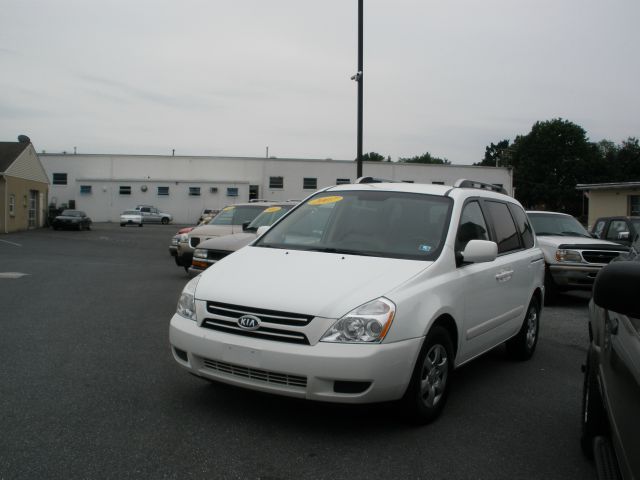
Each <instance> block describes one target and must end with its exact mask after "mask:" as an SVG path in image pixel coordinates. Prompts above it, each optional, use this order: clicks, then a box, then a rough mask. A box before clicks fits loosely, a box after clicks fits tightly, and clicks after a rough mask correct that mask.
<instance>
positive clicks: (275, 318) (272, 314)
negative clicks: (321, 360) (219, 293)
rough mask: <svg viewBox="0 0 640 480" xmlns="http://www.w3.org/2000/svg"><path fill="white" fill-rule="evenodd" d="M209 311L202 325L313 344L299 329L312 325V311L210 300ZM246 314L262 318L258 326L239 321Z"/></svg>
mask: <svg viewBox="0 0 640 480" xmlns="http://www.w3.org/2000/svg"><path fill="white" fill-rule="evenodd" d="M207 313H209V315H210V317H208V318H205V319H204V320H203V322H202V324H201V326H202V327H203V328H208V329H210V330H216V331H218V332H224V333H230V334H233V335H241V336H243V337H251V338H260V339H262V340H271V341H275V342H286V343H297V344H300V345H310V343H309V339H308V338H307V336H306V335H305V334H304V332H302V331H300V329H301V328H302V327H305V326H307V325H309V323H310V322H311V320H313V315H306V314H301V313H291V312H282V311H279V310H267V309H263V308H255V307H245V306H241V305H232V304H229V303H221V302H207ZM245 315H252V316H255V317H257V318H258V319H259V320H260V324H259V326H258V328H257V329H255V330H248V329H246V328H242V327H240V325H238V319H239V318H240V317H243V316H245Z"/></svg>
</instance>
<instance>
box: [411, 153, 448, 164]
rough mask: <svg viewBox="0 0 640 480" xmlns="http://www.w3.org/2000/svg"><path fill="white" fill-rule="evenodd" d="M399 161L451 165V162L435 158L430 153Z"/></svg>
mask: <svg viewBox="0 0 640 480" xmlns="http://www.w3.org/2000/svg"><path fill="white" fill-rule="evenodd" d="M398 161H399V162H401V163H433V164H439V165H451V162H450V161H449V160H447V159H446V158H438V157H434V156H433V155H431V154H430V153H429V152H425V153H423V154H422V155H419V156H415V157H411V158H400V159H399V160H398Z"/></svg>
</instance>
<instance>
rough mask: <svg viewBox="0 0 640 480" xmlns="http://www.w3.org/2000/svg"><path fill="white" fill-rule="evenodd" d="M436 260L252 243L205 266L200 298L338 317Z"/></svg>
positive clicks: (391, 287)
mask: <svg viewBox="0 0 640 480" xmlns="http://www.w3.org/2000/svg"><path fill="white" fill-rule="evenodd" d="M432 264H433V262H424V261H418V260H399V259H395V258H380V257H364V256H357V255H343V254H335V253H323V252H305V251H298V250H282V249H275V248H263V247H252V246H249V247H246V248H243V249H241V250H239V251H237V252H236V253H234V254H233V255H229V256H228V257H225V258H223V259H222V260H220V261H219V262H217V263H215V264H214V265H212V266H211V267H209V268H208V269H207V270H205V271H204V272H203V273H202V274H201V277H200V281H199V282H198V286H197V288H196V298H197V299H198V300H211V301H216V302H223V303H230V304H233V305H242V306H248V307H256V308H264V309H269V310H278V311H284V312H292V313H301V314H307V315H314V316H318V317H325V318H339V317H341V316H343V315H345V314H346V313H348V312H350V311H351V310H353V309H354V308H356V307H358V306H359V305H362V304H363V303H366V302H368V301H370V300H374V299H376V298H378V297H381V296H383V295H385V294H387V292H389V291H391V290H393V289H394V288H395V287H397V286H398V285H400V284H402V283H404V282H406V281H407V280H409V279H410V278H412V277H413V276H415V275H416V274H418V273H419V272H421V271H422V270H424V269H426V268H428V267H429V266H430V265H432Z"/></svg>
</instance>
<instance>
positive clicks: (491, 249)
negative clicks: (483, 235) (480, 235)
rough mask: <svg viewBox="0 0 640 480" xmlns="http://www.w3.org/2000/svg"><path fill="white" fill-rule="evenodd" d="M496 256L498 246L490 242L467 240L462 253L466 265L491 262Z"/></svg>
mask: <svg viewBox="0 0 640 480" xmlns="http://www.w3.org/2000/svg"><path fill="white" fill-rule="evenodd" d="M497 256H498V245H497V244H496V242H492V241H490V240H469V243H467V246H466V247H465V249H464V251H463V252H462V258H463V260H464V261H465V262H467V263H484V262H493V261H494V260H495V259H496V257H497Z"/></svg>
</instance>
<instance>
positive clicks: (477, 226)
mask: <svg viewBox="0 0 640 480" xmlns="http://www.w3.org/2000/svg"><path fill="white" fill-rule="evenodd" d="M469 240H489V232H488V229H487V222H485V220H484V216H483V215H482V210H481V209H480V204H479V203H478V202H476V201H472V202H469V203H467V204H466V205H465V206H464V208H463V209H462V215H460V225H459V226H458V234H457V235H456V252H461V251H463V250H464V247H466V246H467V243H468V242H469Z"/></svg>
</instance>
